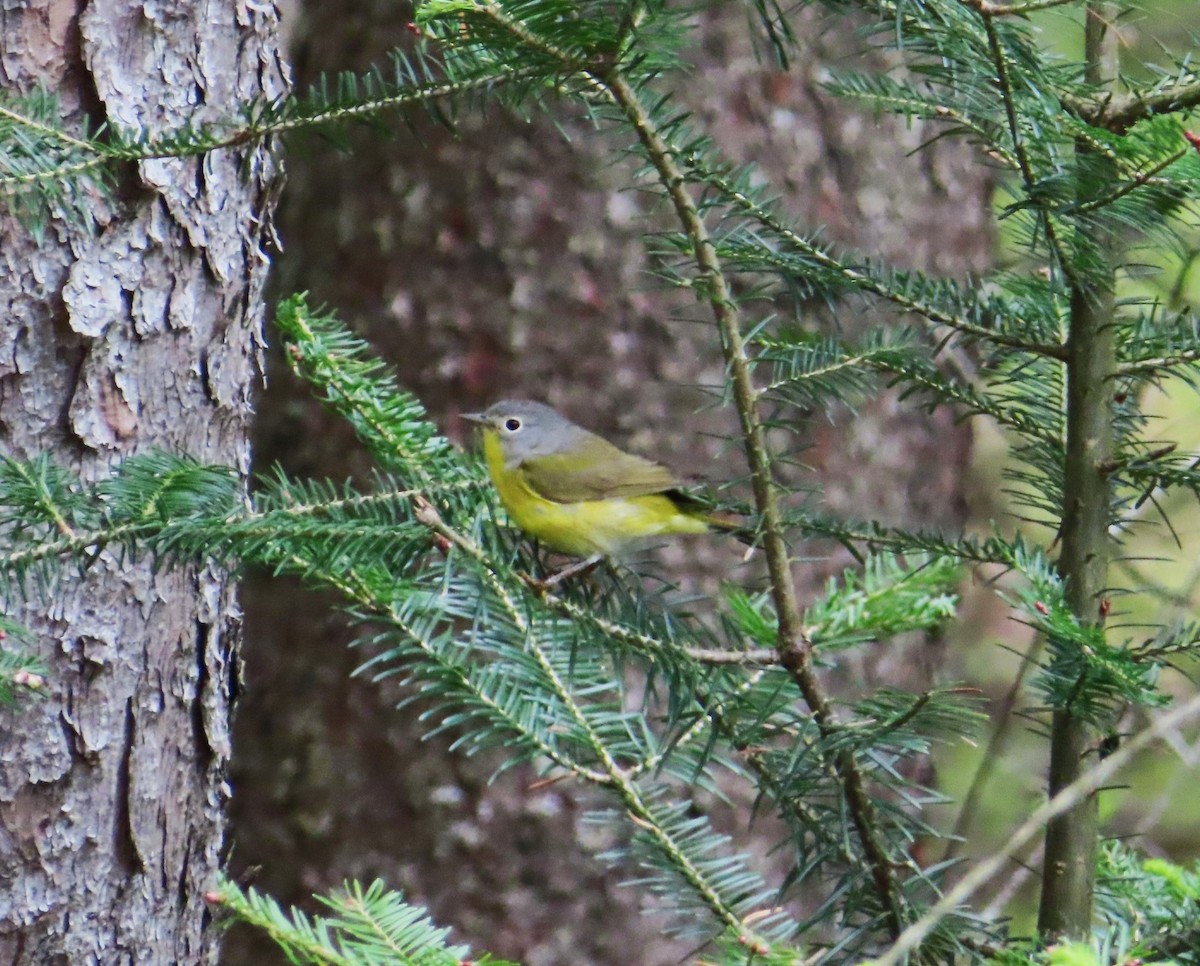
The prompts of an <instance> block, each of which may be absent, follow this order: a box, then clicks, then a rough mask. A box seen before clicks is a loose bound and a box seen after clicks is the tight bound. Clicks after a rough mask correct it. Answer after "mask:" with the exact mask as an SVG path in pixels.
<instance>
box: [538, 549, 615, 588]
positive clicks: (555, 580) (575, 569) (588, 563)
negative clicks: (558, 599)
mask: <svg viewBox="0 0 1200 966" xmlns="http://www.w3.org/2000/svg"><path fill="white" fill-rule="evenodd" d="M603 559H604V555H603V554H599V553H596V554H592V556H590V557H587V558H586V559H584V560H576V561H575V563H573V564H571V565H570V566H569V567H563V569H562V570H559V571H556V572H555V573H552V574H551V575H550V576H549V577H546V578H544V579H542V580H538V581H536V582H535V583H536V586H537V589H538V590H540V591H542V592H543V593H545V592H546V591H547V590H549V589H550V588H552V587H556V586H558V585H559V584H561V583H562V582H563V581H564V580H568V579H569V578H571V577H576V576H578V575H579V574H586V573H587V572H588V571H589V570H591V569H592V568H593V567H595V566H596V564H598V563H600V561H601V560H603Z"/></svg>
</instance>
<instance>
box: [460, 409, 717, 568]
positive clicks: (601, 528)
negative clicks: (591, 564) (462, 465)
mask: <svg viewBox="0 0 1200 966" xmlns="http://www.w3.org/2000/svg"><path fill="white" fill-rule="evenodd" d="M483 453H484V457H485V459H486V460H487V467H488V473H489V475H490V476H491V478H492V483H493V484H494V485H495V487H496V492H497V493H499V494H500V502H501V503H503V504H504V509H505V510H507V511H508V515H509V518H510V519H511V520H512V522H513V523H515V524H516V525H517V526H518V527H520V528H521V529H522V530H524V531H525V532H526V533H527V534H529V536H531V537H533V538H535V539H536V540H538V541H540V542H541V543H543V544H545V545H546V546H547V547H549V548H550V549H551V550H557V551H558V552H559V553H565V554H570V555H571V556H573V557H588V556H591V555H592V554H603V555H605V556H609V555H612V554H616V553H618V552H620V550H621V549H622V548H624V547H626V546H628V545H629V544H631V543H636V542H638V541H640V540H644V539H647V538H649V537H657V536H663V535H666V534H672V533H704V532H705V531H707V530H708V529H709V525H708V523H707V522H706V521H705V520H704V519H703V518H702V517H699V516H695V515H692V514H689V513H685V512H683V511H682V510H680V509H679V507H678V506H676V505H675V502H674V501H673V500H672V499H671V498H670V497H669V496H666V495H664V494H662V493H651V494H647V495H644V496H634V497H618V498H614V499H605V500H583V501H580V502H578V503H557V502H555V501H553V500H548V499H546V498H545V497H544V496H542V495H541V494H539V493H537V492H536V491H535V490H534V489H533V488H532V487H531V486H530V485H529V482H528V481H527V479H526V478H525V474H524V473H523V472H522V471H521V468H520V467H514V468H509V467H507V466H506V465H505V463H504V454H503V453H502V451H501V448H500V440H499V438H498V437H497V435H496V433H495V431H492V430H485V431H484V434H483Z"/></svg>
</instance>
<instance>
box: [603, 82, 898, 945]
mask: <svg viewBox="0 0 1200 966" xmlns="http://www.w3.org/2000/svg"><path fill="white" fill-rule="evenodd" d="M592 76H593V77H594V79H595V80H596V81H597V82H598V83H600V84H601V85H603V87H604V88H605V89H606V90H607V91H608V92H609V94H610V95H611V96H612V99H613V101H614V103H615V104H616V105H617V106H618V107H619V108H620V109H621V110H622V111H623V112H624V114H625V116H626V118H627V119H628V121H629V122H630V124H631V125H632V126H633V128H634V130H635V131H636V132H637V136H638V139H639V141H641V143H642V147H643V149H644V150H645V151H646V154H647V156H648V157H649V159H650V161H651V163H652V164H653V165H654V168H655V170H656V171H657V173H658V177H659V180H660V182H661V183H662V185H663V187H664V188H665V189H666V191H667V194H668V195H669V197H670V199H671V203H672V205H673V207H674V208H675V213H676V215H677V217H678V218H679V220H680V222H681V223H682V226H683V228H684V232H685V233H686V235H687V236H688V238H689V239H691V242H692V255H693V258H694V259H695V262H696V267H697V269H698V270H699V272H700V277H701V279H703V282H704V289H705V293H706V295H707V299H708V302H709V305H710V307H711V308H712V311H713V314H714V316H715V317H716V321H717V326H718V328H719V330H720V332H721V336H722V346H723V348H724V351H725V361H726V364H727V365H728V367H729V371H730V375H731V379H732V382H733V393H734V401H735V403H736V405H737V410H738V417H739V420H740V422H741V429H742V439H743V443H744V445H745V449H746V458H747V461H748V463H749V464H750V475H751V484H752V487H753V490H754V500H755V504H756V506H757V509H758V514H759V519H760V520H761V521H762V523H761V531H760V532H761V534H762V546H763V550H764V553H765V555H766V558H767V569H768V571H769V573H770V579H771V593H772V596H773V599H774V602H775V611H776V615H777V619H778V622H779V631H778V643H777V650H778V653H779V661H780V664H781V665H782V666H783V667H784V669H785V670H787V672H788V673H789V674H790V675H791V677H792V680H793V681H794V682H795V683H796V686H797V687H798V688H799V690H800V693H801V695H803V697H804V700H805V702H806V703H807V704H808V706H809V707H810V708H811V709H812V712H813V716H814V718H815V719H816V721H817V724H818V726H819V728H820V729H821V732H822V734H823V735H824V736H829V734H830V733H831V731H832V729H833V726H834V723H835V719H834V713H833V708H832V705H831V704H830V702H829V699H828V697H826V695H825V692H824V689H823V688H822V686H821V683H820V681H819V679H818V678H817V674H816V670H815V669H814V667H813V661H812V642H811V641H810V640H809V639H808V636H807V635H806V634H805V632H804V627H803V624H802V621H801V617H800V607H799V604H798V602H797V600H796V592H795V587H794V586H793V584H792V576H791V567H790V562H789V559H788V550H787V544H786V542H785V540H784V537H783V527H782V522H781V518H780V511H779V503H778V500H777V498H776V493H775V483H774V480H773V479H772V474H771V461H770V457H769V455H768V450H767V444H766V437H765V434H764V432H763V427H762V421H761V416H760V414H759V411H758V393H757V390H756V389H755V387H754V383H753V379H752V377H751V374H750V361H749V358H748V356H747V353H746V346H745V341H744V338H743V336H742V332H741V323H740V320H739V316H738V312H737V309H736V307H735V304H734V301H733V297H732V295H731V293H730V291H729V287H728V284H727V282H726V279H725V275H724V273H723V272H722V270H721V265H720V260H719V258H718V256H717V252H716V248H715V247H714V245H713V243H712V240H711V238H710V237H709V234H708V230H707V228H705V225H704V221H703V219H702V218H701V216H700V212H699V209H698V208H697V206H696V203H695V201H694V200H693V198H692V197H691V195H690V194H689V193H688V191H687V188H686V184H687V182H686V179H685V177H684V174H683V172H682V171H681V170H680V168H679V165H678V164H677V163H676V160H675V157H676V154H677V152H675V151H673V150H672V149H671V148H670V146H669V145H668V144H667V143H666V142H665V141H664V140H663V139H662V137H661V135H660V134H659V132H658V130H657V128H656V127H655V125H654V123H653V121H652V119H651V118H650V116H649V113H648V112H647V111H646V109H645V107H644V106H643V105H642V103H641V101H640V100H639V99H638V96H637V94H636V92H635V91H634V90H633V88H631V87H630V86H629V83H628V81H626V80H625V78H624V76H622V75H621V74H620V73H619V72H618V71H616V70H613V69H609V70H608V71H606V72H604V73H596V74H593V75H592ZM834 767H835V769H836V770H837V773H838V778H839V779H840V781H841V784H842V788H843V790H844V793H845V795H846V802H847V807H848V808H849V811H850V814H851V816H852V819H853V822H854V826H855V830H856V832H857V833H858V836H859V840H860V842H861V844H862V848H863V852H864V853H865V855H866V857H867V862H868V865H869V866H870V869H871V876H872V880H873V881H874V884H875V890H876V892H877V893H878V897H879V900H880V903H881V904H882V906H883V908H884V910H885V917H886V920H887V924H888V931H889V932H890V933H891V935H892V936H898V935H899V934H900V931H901V929H902V928H903V913H902V900H901V898H900V895H899V889H898V887H897V884H896V881H895V876H894V873H893V865H892V862H891V860H890V859H889V857H888V854H887V851H886V849H885V848H884V846H883V844H882V842H881V841H880V838H879V831H878V824H877V820H876V815H875V807H874V805H873V803H872V802H871V798H870V795H869V794H868V793H867V789H866V782H865V780H864V778H863V775H862V771H861V769H860V768H859V767H858V762H857V761H856V760H855V758H854V755H853V754H852V753H850V752H847V751H841V752H838V753H836V754H835V757H834Z"/></svg>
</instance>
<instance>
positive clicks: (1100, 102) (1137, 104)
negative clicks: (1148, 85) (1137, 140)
mask: <svg viewBox="0 0 1200 966" xmlns="http://www.w3.org/2000/svg"><path fill="white" fill-rule="evenodd" d="M1198 105H1200V78H1197V79H1191V80H1187V81H1181V82H1178V83H1175V84H1169V85H1167V86H1165V87H1160V88H1158V89H1156V90H1153V91H1130V92H1128V93H1125V94H1105V95H1104V96H1101V97H1093V98H1080V97H1076V96H1073V95H1069V96H1065V97H1063V107H1065V108H1066V109H1067V110H1068V111H1070V112H1071V113H1072V114H1074V115H1075V116H1076V117H1078V118H1079V119H1080V120H1082V121H1086V122H1087V123H1088V124H1091V125H1093V126H1095V127H1102V128H1104V129H1106V130H1108V131H1112V132H1113V133H1114V134H1124V133H1126V132H1127V131H1128V130H1129V129H1130V128H1131V127H1133V125H1135V124H1137V123H1138V121H1144V120H1146V119H1147V118H1151V117H1155V116H1157V115H1159V114H1172V113H1175V112H1178V111H1188V110H1190V109H1192V108H1194V107H1196V106H1198Z"/></svg>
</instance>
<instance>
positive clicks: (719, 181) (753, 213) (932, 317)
mask: <svg viewBox="0 0 1200 966" xmlns="http://www.w3.org/2000/svg"><path fill="white" fill-rule="evenodd" d="M681 157H682V163H683V164H685V165H686V166H687V167H688V169H689V170H690V171H692V172H693V173H694V174H695V175H696V176H697V177H698V178H699V179H700V180H701V182H702V183H703V184H706V185H711V186H712V187H714V188H716V189H717V190H718V191H720V192H721V193H722V194H724V195H725V196H726V197H727V198H728V199H729V200H730V201H732V202H733V203H734V204H735V205H736V206H737V207H738V208H739V209H741V211H742V212H743V213H745V214H746V215H748V216H749V217H751V218H753V219H754V220H755V221H757V222H759V223H760V224H762V225H764V226H765V227H767V228H769V229H770V230H771V231H772V232H773V233H775V234H776V235H778V236H779V238H780V239H781V240H783V241H784V242H786V243H787V244H788V245H789V246H790V247H791V248H792V249H793V250H795V251H796V252H798V253H800V254H801V255H803V256H804V257H805V258H809V259H811V260H812V261H813V262H814V263H816V264H817V265H819V266H821V267H822V268H825V269H828V270H829V271H832V272H835V273H837V274H838V275H840V276H841V277H842V278H844V279H845V281H846V283H847V284H849V285H851V286H852V287H854V288H857V289H859V290H860V291H864V292H867V293H869V294H871V295H875V296H878V297H879V298H881V299H883V300H884V301H887V302H891V303H892V304H893V305H895V306H897V307H898V308H900V309H902V310H904V311H906V312H911V313H913V314H914V315H916V316H918V317H919V318H921V319H924V320H927V321H928V322H931V323H933V324H934V325H943V326H945V327H946V328H948V329H953V330H954V331H955V332H960V333H962V334H963V335H967V336H971V337H972V338H976V339H980V340H981V341H985V342H990V343H992V344H994V345H999V346H1005V347H1007V348H1011V349H1019V350H1020V351H1022V352H1029V353H1031V354H1033V355H1040V356H1046V357H1047V358H1051V359H1059V360H1062V359H1065V358H1066V352H1067V350H1066V347H1065V346H1062V345H1058V344H1052V343H1038V342H1033V341H1031V340H1028V339H1024V338H1021V337H1020V336H1017V335H1013V334H1010V333H1006V332H1002V331H1000V330H998V329H996V328H990V327H988V326H984V325H979V324H978V323H976V322H972V321H970V319H968V318H965V317H964V316H962V315H956V314H954V313H950V312H946V311H945V310H944V309H942V308H941V307H939V306H938V305H936V304H935V303H933V302H929V301H925V300H922V299H918V298H914V297H913V296H912V295H910V294H908V293H907V292H905V291H903V290H901V289H899V288H893V287H891V286H889V285H887V284H885V282H884V281H883V280H882V279H881V278H880V277H879V276H878V275H873V274H871V273H870V272H864V271H862V270H860V269H858V268H855V267H854V266H853V265H850V264H848V263H845V262H842V261H840V260H839V259H837V258H835V257H834V256H833V255H831V254H830V253H829V252H828V251H827V250H826V249H824V248H821V247H820V246H818V245H814V244H812V243H811V242H810V241H808V239H806V238H804V236H802V235H800V234H799V233H798V232H796V231H795V230H793V229H792V228H790V227H789V226H788V225H787V224H785V223H784V222H783V221H782V219H780V218H779V217H778V216H777V215H776V214H774V213H773V212H772V211H771V210H770V209H769V208H767V207H766V206H764V205H761V204H759V203H758V202H756V201H755V200H754V199H753V198H751V197H750V196H749V195H748V194H747V193H746V192H744V191H742V190H741V189H739V188H738V187H737V186H736V185H734V184H733V183H732V182H731V181H730V180H729V179H728V178H726V177H724V176H723V175H721V174H719V173H717V172H716V171H713V170H712V169H710V168H708V167H706V166H705V165H704V164H702V163H701V161H700V159H699V158H697V157H693V156H689V155H686V154H685V155H682V156H681ZM758 257H759V258H760V259H762V260H764V261H769V260H770V258H771V253H770V252H769V251H762V252H760V253H759V255H758ZM780 267H781V268H782V267H784V266H783V265H782V264H781V265H780ZM996 321H999V320H996Z"/></svg>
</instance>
